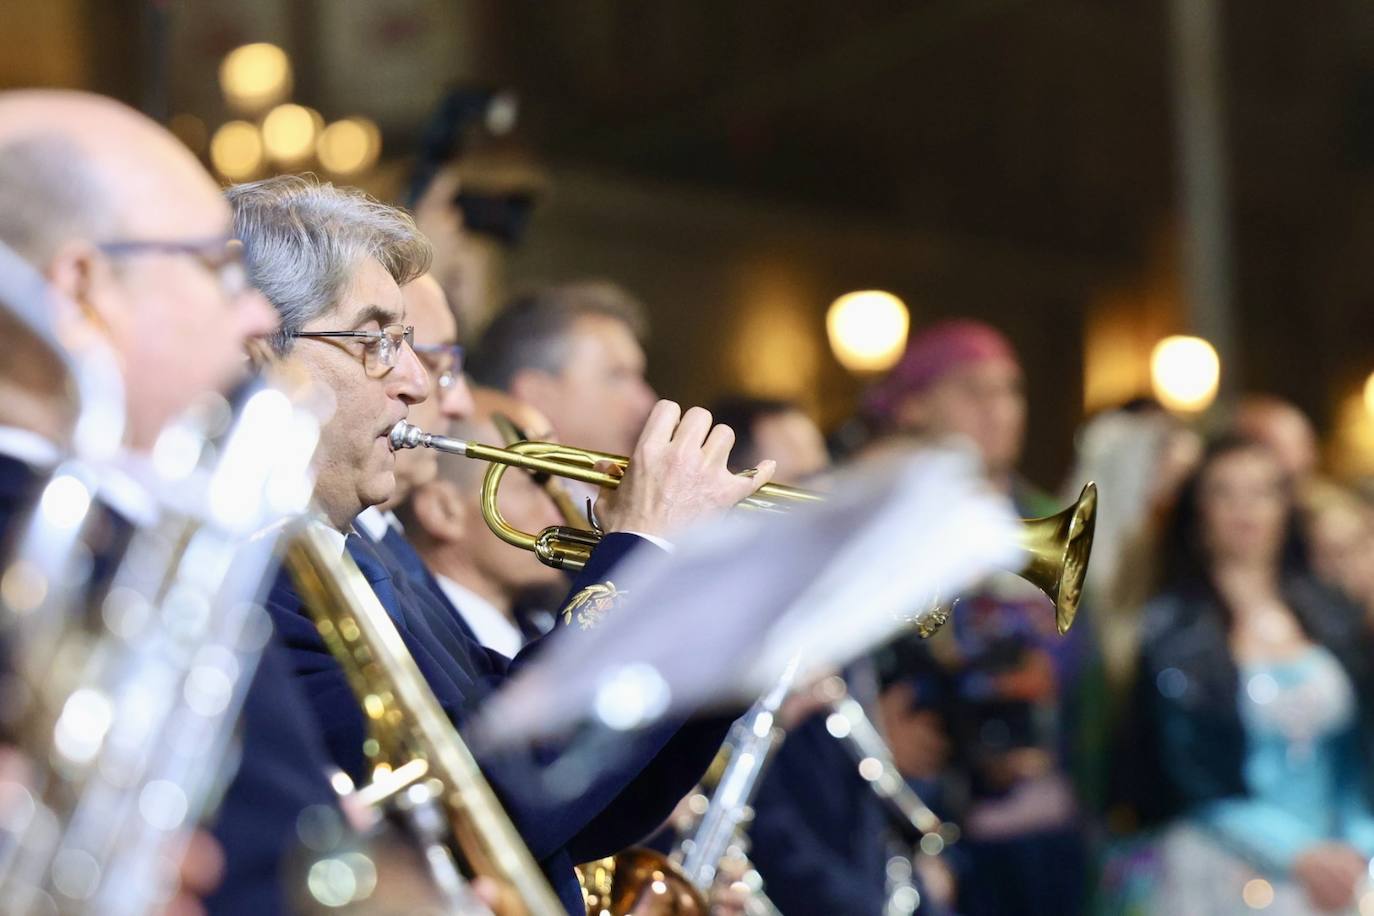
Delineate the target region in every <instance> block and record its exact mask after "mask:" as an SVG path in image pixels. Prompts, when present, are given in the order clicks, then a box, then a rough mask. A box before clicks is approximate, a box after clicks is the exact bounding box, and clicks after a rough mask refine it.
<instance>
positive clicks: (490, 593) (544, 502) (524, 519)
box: [398, 388, 566, 658]
mask: <svg viewBox="0 0 1374 916" xmlns="http://www.w3.org/2000/svg"><path fill="white" fill-rule="evenodd" d="M475 395H476V402H477V404H478V407H477V409H476V412H475V413H474V414H473V415H472V416H471V417H470V418H468V419H467V420H466V421H462V422H458V423H454V424H453V425H452V426H451V427H449V433H448V434H450V435H454V436H457V437H459V438H463V439H473V440H475V441H477V442H495V443H499V442H500V441H501V436H500V433H499V432H498V430H497V428H496V426H495V425H494V424H493V421H492V416H493V415H495V414H500V415H503V416H505V417H507V418H509V419H510V420H511V421H513V422H514V423H515V424H516V425H517V426H518V427H519V428H520V429H521V430H522V431H523V432H524V433H526V435H527V436H528V437H529V438H531V439H534V440H537V441H549V440H550V438H551V437H552V430H551V429H550V427H549V421H548V420H546V419H545V418H544V417H542V416H541V415H540V414H539V413H538V412H537V411H535V410H534V409H533V408H531V407H530V406H529V405H527V404H522V403H521V402H519V401H517V400H515V399H514V398H512V397H511V396H510V395H507V394H504V393H502V392H498V391H493V390H491V389H485V388H484V389H478V390H477V391H476V392H475ZM486 471H487V465H485V464H481V463H479V462H475V461H466V460H463V459H461V458H453V459H449V460H446V461H444V462H443V463H442V464H441V465H440V468H439V474H438V477H437V478H436V479H434V480H432V481H430V482H428V483H426V484H424V485H423V486H421V487H419V488H417V489H415V490H414V491H413V492H412V493H411V494H410V496H409V498H408V499H407V500H406V502H405V503H404V504H402V506H401V508H400V510H399V513H398V514H399V515H400V516H401V520H402V521H403V523H404V525H405V530H406V532H407V534H408V535H409V537H410V539H411V541H412V543H413V544H414V545H415V548H416V550H417V552H418V553H419V556H420V558H421V559H422V560H423V562H424V564H425V566H426V567H427V568H428V569H429V571H430V572H431V573H432V574H433V579H434V582H435V585H436V586H437V587H438V589H439V590H440V591H441V592H442V593H443V594H444V596H445V597H446V598H447V599H448V600H449V602H450V603H451V604H452V605H453V607H454V608H455V609H456V610H457V612H458V614H459V615H460V617H461V618H462V620H463V622H464V623H465V624H466V625H467V627H468V629H470V630H471V631H472V634H473V636H474V637H475V638H476V639H477V641H478V642H480V643H481V644H482V645H484V646H486V647H487V648H489V649H492V650H494V651H496V652H499V653H501V654H502V655H505V656H507V657H509V658H514V657H515V656H516V654H517V653H519V651H520V649H521V648H522V647H523V646H524V644H525V641H526V638H527V636H528V635H529V634H527V633H526V632H525V631H524V630H523V629H522V626H521V621H520V618H519V617H517V609H518V608H519V607H520V605H521V601H522V599H524V598H526V597H527V596H530V595H532V594H538V595H541V596H543V595H547V594H549V593H550V592H551V591H553V590H556V591H557V592H558V593H559V594H561V593H562V590H563V589H564V588H565V587H566V580H565V578H564V576H563V574H562V573H560V572H559V571H558V570H556V569H554V568H552V567H550V566H546V565H544V564H543V563H541V562H540V561H539V559H538V558H537V557H535V556H534V555H533V554H531V553H529V552H528V551H523V550H517V549H515V548H513V547H511V546H510V545H509V544H507V543H506V542H505V541H502V540H501V539H500V538H498V537H497V536H496V535H495V534H494V533H493V532H492V530H491V529H490V528H489V527H488V526H487V524H486V522H485V521H483V518H482V508H481V505H482V479H483V477H484V476H485V475H486ZM497 504H498V506H499V508H500V509H501V513H502V514H503V515H504V516H505V518H506V520H507V521H509V522H510V523H511V524H512V525H514V526H515V527H517V528H519V529H521V530H522V531H535V532H537V531H541V530H543V529H544V528H546V527H548V526H550V525H561V524H563V518H562V516H561V515H560V514H559V512H558V509H557V507H556V506H555V504H554V502H553V500H551V499H550V498H549V494H548V493H547V492H546V491H545V490H544V489H543V488H542V487H541V486H540V485H539V484H538V483H537V482H536V481H535V480H534V478H533V477H531V476H530V475H528V474H525V473H523V472H518V471H511V472H509V473H507V474H506V477H505V479H504V480H503V482H502V485H501V493H500V496H499V498H498V501H497Z"/></svg>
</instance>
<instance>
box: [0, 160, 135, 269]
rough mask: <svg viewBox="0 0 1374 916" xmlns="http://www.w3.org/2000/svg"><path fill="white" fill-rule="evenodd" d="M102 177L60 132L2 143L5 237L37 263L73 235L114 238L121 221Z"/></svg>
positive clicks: (0, 201)
mask: <svg viewBox="0 0 1374 916" xmlns="http://www.w3.org/2000/svg"><path fill="white" fill-rule="evenodd" d="M103 177H104V176H103V175H102V174H101V173H100V171H99V168H98V166H97V165H96V164H95V163H93V162H91V160H90V157H89V156H87V154H86V153H85V151H84V150H82V149H81V147H80V146H78V145H77V144H76V143H73V142H72V141H71V140H69V139H67V138H66V137H63V136H61V135H60V134H31V135H28V136H25V137H23V138H22V139H17V140H13V141H12V142H9V143H5V144H0V241H3V242H4V243H5V244H6V245H8V246H9V247H10V248H12V249H14V250H15V251H16V252H18V253H19V255H20V257H22V258H24V260H26V261H28V262H29V263H30V264H33V265H35V266H38V267H42V266H43V265H45V264H46V263H47V262H48V261H49V260H50V259H51V258H52V256H53V255H54V254H56V253H57V250H58V248H59V247H60V246H61V245H62V243H63V242H66V241H67V240H69V239H73V238H80V239H86V240H88V241H92V242H99V241H109V240H110V236H111V235H112V234H113V233H114V231H115V230H116V229H118V227H119V221H118V220H117V219H116V212H115V211H116V209H117V208H116V206H115V203H114V201H113V199H112V197H111V195H110V193H109V189H108V186H107V185H106V183H105V181H104V180H103Z"/></svg>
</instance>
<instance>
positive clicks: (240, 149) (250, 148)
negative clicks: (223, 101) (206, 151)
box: [210, 121, 262, 181]
mask: <svg viewBox="0 0 1374 916" xmlns="http://www.w3.org/2000/svg"><path fill="white" fill-rule="evenodd" d="M210 162H211V163H212V164H213V165H214V167H215V171H217V172H219V173H220V174H221V175H223V176H224V177H225V178H228V179H229V180H230V181H244V180H246V179H248V178H252V177H253V176H254V175H256V174H257V173H258V170H259V169H261V168H262V135H261V134H260V133H259V132H258V126H257V125H256V124H252V123H250V122H248V121H229V122H228V123H226V124H222V125H221V126H220V128H219V130H217V131H215V136H214V137H213V138H212V139H211V140H210Z"/></svg>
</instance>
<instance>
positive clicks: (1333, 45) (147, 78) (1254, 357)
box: [0, 0, 1374, 484]
mask: <svg viewBox="0 0 1374 916" xmlns="http://www.w3.org/2000/svg"><path fill="white" fill-rule="evenodd" d="M1218 8H1219V10H1220V14H1221V31H1220V41H1219V43H1218V47H1217V51H1218V58H1217V59H1218V61H1219V66H1220V74H1221V81H1220V83H1221V90H1222V115H1223V117H1222V127H1223V138H1224V144H1225V145H1224V147H1223V158H1224V165H1225V167H1226V171H1227V173H1228V174H1229V192H1230V193H1229V198H1230V205H1229V208H1228V211H1227V213H1226V222H1227V227H1228V228H1229V231H1230V233H1231V236H1232V238H1233V241H1234V246H1233V247H1234V250H1233V260H1234V278H1233V279H1234V284H1235V290H1236V295H1235V301H1234V311H1235V314H1234V324H1235V326H1236V329H1237V347H1236V353H1235V358H1234V359H1233V360H1230V361H1228V364H1227V365H1226V366H1225V367H1224V371H1225V372H1226V373H1227V374H1228V376H1229V377H1230V378H1231V379H1232V380H1233V383H1234V385H1235V387H1236V388H1237V389H1240V390H1244V389H1263V390H1269V391H1274V392H1277V393H1280V394H1284V395H1287V396H1289V397H1292V398H1294V399H1295V400H1297V402H1298V403H1299V404H1300V405H1301V406H1303V407H1304V408H1305V409H1307V410H1308V411H1310V412H1311V413H1312V414H1313V415H1314V417H1315V418H1316V419H1317V420H1318V421H1319V423H1321V424H1322V426H1323V427H1324V429H1325V430H1326V431H1327V432H1328V433H1330V434H1331V437H1332V443H1333V449H1334V454H1335V457H1337V458H1339V459H1340V460H1341V462H1342V466H1343V467H1345V468H1347V469H1352V470H1354V469H1360V468H1363V469H1365V470H1370V469H1371V458H1370V454H1369V452H1370V451H1371V450H1370V449H1369V448H1367V447H1366V448H1365V451H1364V452H1363V453H1361V452H1360V451H1359V449H1360V448H1361V445H1360V443H1361V442H1362V441H1363V442H1364V443H1365V445H1366V446H1367V445H1368V442H1367V439H1366V440H1360V439H1359V435H1360V434H1361V433H1359V430H1357V429H1356V428H1355V427H1356V426H1358V425H1359V424H1360V423H1365V426H1364V427H1360V429H1364V430H1365V433H1364V434H1367V433H1368V429H1367V427H1368V424H1369V421H1368V418H1367V417H1365V416H1364V415H1359V416H1356V414H1354V413H1350V409H1351V407H1350V405H1351V404H1352V403H1353V402H1352V401H1351V398H1352V397H1353V396H1354V394H1355V392H1356V391H1357V389H1358V387H1359V385H1360V384H1362V383H1363V380H1364V379H1365V377H1366V376H1367V375H1368V374H1369V372H1370V371H1371V370H1374V321H1371V319H1370V310H1369V306H1370V303H1371V301H1374V269H1371V266H1370V261H1371V258H1370V257H1369V255H1368V254H1367V252H1369V251H1370V250H1372V249H1371V247H1370V246H1371V245H1372V244H1374V189H1372V187H1371V175H1374V7H1371V6H1370V5H1369V4H1367V3H1362V2H1359V0H1316V2H1302V3H1299V2H1273V3H1251V2H1242V0H1220V2H1218ZM0 34H4V35H5V36H6V39H5V45H6V56H5V58H6V59H5V60H4V61H3V62H0V86H14V85H34V84H58V85H79V86H87V87H90V88H96V89H99V90H102V91H106V92H110V93H112V94H115V95H118V96H120V97H123V98H126V99H128V100H129V101H131V102H133V103H135V104H141V105H144V106H145V107H147V108H149V109H150V110H151V111H153V112H154V113H156V114H159V115H162V116H169V115H171V114H176V113H187V112H189V113H192V114H195V115H196V116H198V117H200V118H203V119H205V121H206V122H207V123H208V124H210V125H212V126H213V124H215V123H217V122H218V121H222V120H223V119H224V118H225V117H227V116H228V115H227V112H226V111H225V110H224V108H223V103H222V101H221V100H219V98H218V95H217V90H216V86H215V69H216V67H217V65H218V61H219V59H220V57H221V56H222V55H223V54H224V53H225V52H226V51H228V50H229V49H231V48H233V47H234V46H236V45H237V44H240V43H242V42H245V41H252V40H266V41H273V42H276V43H278V44H280V45H282V46H283V47H284V48H286V49H287V50H288V51H289V52H290V53H291V55H292V60H293V64H294V66H295V69H296V76H297V78H296V90H295V97H296V99H297V101H301V102H303V103H305V104H309V105H313V106H315V107H317V108H319V109H320V110H321V111H322V112H323V113H324V114H325V115H326V117H330V118H333V117H337V116H339V115H342V114H347V113H351V112H359V113H363V114H367V115H369V116H370V117H373V118H375V119H376V120H378V121H379V122H380V123H381V125H382V126H383V128H384V131H385V141H386V147H385V148H386V154H387V161H386V163H385V164H384V166H383V167H382V168H381V169H379V170H378V171H377V172H376V173H375V174H374V175H371V176H368V178H367V179H366V182H365V183H366V184H367V185H368V186H369V187H371V188H373V189H374V190H376V191H377V192H378V193H382V194H388V193H392V194H394V193H396V192H397V191H398V189H399V187H400V181H401V176H402V175H403V174H404V171H405V168H406V163H407V157H408V156H409V154H410V152H411V150H412V149H413V143H414V141H415V138H416V136H417V135H418V132H419V130H420V126H421V124H422V123H423V119H424V116H425V112H427V111H428V110H429V109H430V108H431V107H432V106H433V104H434V103H435V101H436V100H437V99H438V98H439V97H440V95H441V94H442V92H443V91H444V90H445V89H446V88H447V87H449V86H451V85H454V84H456V83H473V82H478V83H486V84H500V85H509V86H512V87H514V88H515V89H517V90H518V91H519V92H520V93H521V95H522V98H523V103H524V115H523V120H522V126H521V129H520V132H519V135H518V142H519V145H520V146H521V147H522V148H523V149H524V150H526V151H527V152H529V153H531V154H533V155H534V156H535V157H537V159H538V160H539V162H540V163H541V164H542V167H543V168H544V169H545V171H546V173H547V175H548V178H549V193H548V195H547V198H546V200H545V201H544V204H543V206H542V207H541V209H540V211H539V212H538V214H537V216H536V219H535V222H534V224H533V227H532V232H531V235H530V237H529V239H528V242H527V244H526V246H525V247H524V248H523V249H522V250H521V251H520V252H519V253H518V255H517V256H516V257H515V258H514V259H513V260H512V262H511V264H510V265H509V271H508V277H507V281H508V283H509V284H512V285H515V284H520V283H524V282H529V281H532V280H535V279H565V278H568V277H572V276H582V275H598V276H608V277H611V278H614V279H617V280H620V281H622V282H624V283H625V284H626V285H628V286H629V287H630V288H631V289H632V290H634V291H635V292H637V293H638V294H640V295H641V296H642V297H643V298H644V299H645V301H646V302H647V303H648V304H649V306H650V308H651V310H652V313H653V322H654V327H655V336H654V338H653V341H652V345H651V358H652V362H653V369H652V376H653V380H654V382H655V384H656V385H657V386H658V387H659V388H660V390H661V391H663V392H664V393H665V394H671V395H674V396H677V397H680V398H683V399H686V400H704V399H709V398H710V397H712V396H714V395H715V394H718V393H720V392H721V391H722V390H724V389H727V388H735V387H745V388H751V389H754V390H759V391H767V392H772V393H786V394H794V395H797V396H799V397H801V398H802V399H803V400H804V401H806V402H807V403H808V405H809V406H811V407H812V408H813V409H814V410H815V411H816V413H817V415H818V416H819V417H820V418H821V419H823V420H824V421H825V422H826V423H828V424H833V423H835V422H837V421H839V420H840V419H841V418H842V417H843V416H845V415H846V414H847V413H848V411H849V410H850V409H851V408H852V405H853V399H854V396H855V395H856V393H857V392H858V391H859V390H860V388H861V386H862V384H863V380H859V379H855V378H853V377H851V376H850V375H849V374H848V373H846V372H845V371H844V370H842V369H841V368H840V367H839V365H838V364H837V363H836V362H835V361H834V359H833V357H832V356H831V355H830V353H829V350H828V347H827V345H826V342H825V338H824V331H823V325H822V317H823V314H824V310H825V308H826V306H827V305H828V304H829V302H830V301H831V300H832V299H833V298H834V297H835V296H836V295H838V294H840V293H843V292H846V291H848V290H851V289H855V288H870V287H877V288H884V289H889V290H891V291H892V292H894V293H897V294H898V295H900V296H901V297H903V298H904V299H905V300H906V301H907V303H908V305H909V306H910V307H911V310H912V314H913V320H914V322H915V324H916V326H917V327H919V326H921V325H922V324H925V323H928V322H929V321H931V320H934V319H936V318H939V317H943V316H948V315H956V314H959V315H964V314H966V315H973V316H977V317H981V318H984V319H987V320H989V321H992V322H993V323H995V324H997V325H999V326H1000V327H1002V328H1003V329H1005V330H1006V331H1007V332H1008V334H1010V335H1011V337H1012V338H1013V340H1014V341H1015V342H1016V344H1017V345H1018V347H1019V348H1020V349H1021V351H1022V353H1023V356H1024V358H1025V362H1026V368H1027V372H1028V376H1029V382H1030V391H1031V405H1032V441H1031V443H1030V445H1029V452H1028V455H1027V469H1028V471H1029V472H1030V473H1031V475H1032V476H1033V477H1035V478H1037V479H1038V480H1040V481H1042V482H1044V483H1047V484H1053V483H1055V482H1057V480H1058V477H1059V475H1060V474H1061V473H1062V472H1063V469H1064V467H1065V465H1066V461H1067V457H1068V454H1069V451H1070V448H1071V436H1072V431H1073V429H1074V427H1075V425H1076V424H1077V423H1078V422H1079V421H1080V420H1081V418H1082V416H1083V414H1084V412H1085V410H1087V409H1091V408H1096V407H1101V406H1104V405H1105V404H1106V403H1108V402H1110V401H1112V400H1114V399H1118V398H1122V397H1125V396H1129V395H1130V394H1133V393H1139V392H1140V391H1141V390H1142V386H1143V385H1144V383H1145V379H1146V376H1145V373H1144V364H1145V360H1146V358H1147V357H1148V349H1149V346H1150V345H1151V344H1152V342H1153V341H1154V340H1155V339H1157V338H1158V336H1160V335H1162V334H1165V333H1171V332H1176V331H1184V330H1187V329H1188V327H1187V320H1186V318H1185V316H1186V315H1187V314H1188V308H1187V306H1188V303H1187V302H1186V301H1185V299H1184V294H1183V292H1182V288H1181V283H1180V280H1179V270H1178V266H1177V265H1178V264H1179V263H1181V258H1180V255H1179V239H1180V238H1181V236H1182V233H1181V231H1180V225H1181V224H1180V212H1181V208H1180V207H1179V195H1178V192H1177V187H1178V184H1179V182H1178V177H1177V169H1176V167H1175V162H1176V154H1175V135H1174V127H1173V124H1174V114H1175V112H1174V97H1173V95H1172V87H1171V79H1172V74H1173V72H1174V68H1175V62H1176V58H1175V55H1174V52H1173V43H1172V33H1171V23H1170V18H1169V4H1168V3H1165V2H1163V0H1127V2H1101V0H1036V2H1031V0H918V2H912V0H851V2H849V3H846V4H800V3H796V2H795V0H751V2H749V3H738V2H727V0H673V2H656V3H624V2H614V0H561V2H560V0H551V2H536V0H470V2H462V0H297V2H290V3H288V2H285V0H242V2H237V3H234V4H224V3H218V2H211V0H165V2H147V3H140V2H132V0H129V2H105V0H9V2H7V3H5V4H4V5H3V7H0Z"/></svg>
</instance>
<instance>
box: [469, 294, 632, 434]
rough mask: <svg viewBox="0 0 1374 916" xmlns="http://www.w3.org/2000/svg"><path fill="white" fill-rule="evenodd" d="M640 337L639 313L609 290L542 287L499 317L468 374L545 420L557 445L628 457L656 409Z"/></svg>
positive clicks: (626, 298)
mask: <svg viewBox="0 0 1374 916" xmlns="http://www.w3.org/2000/svg"><path fill="white" fill-rule="evenodd" d="M646 331H647V324H646V322H645V319H644V310H643V307H642V306H641V305H640V304H639V303H638V302H637V301H635V299H634V298H633V297H631V296H630V295H629V293H627V292H625V291H624V290H623V289H621V288H619V287H617V286H615V285H614V284H611V283H606V282H600V281H595V282H592V281H589V282H579V283H568V284H563V285H560V286H550V287H545V288H542V289H539V290H535V291H534V292H531V293H527V294H525V295H522V296H517V297H516V298H515V299H514V300H512V301H511V302H510V303H508V304H507V305H506V307H505V308H504V309H502V310H501V311H500V312H499V313H497V315H496V317H495V318H493V319H492V321H491V323H490V324H489V325H488V326H487V329H486V331H485V332H484V333H483V334H482V338H481V340H480V341H479V342H478V344H477V346H476V348H475V349H474V352H473V353H472V357H471V359H470V361H469V371H470V372H471V374H472V377H473V379H474V380H475V381H476V382H477V384H479V385H482V386H484V387H487V388H499V389H501V390H502V391H506V392H508V393H509V394H511V395H513V396H514V397H516V398H517V399H519V400H521V401H523V402H524V403H526V404H529V405H530V406H531V407H533V408H534V409H535V410H537V411H539V412H540V413H541V414H543V415H544V416H545V417H548V419H549V422H551V423H552V424H553V429H554V431H555V432H556V433H557V434H558V440H559V441H560V442H564V443H567V444H568V445H574V446H577V447H579V448H589V449H593V450H595V451H599V452H607V453H610V454H613V455H628V454H629V452H630V449H631V448H633V447H634V444H635V441H636V439H637V438H638V437H639V433H640V430H641V429H643V427H644V421H645V418H646V417H648V415H649V410H650V408H651V407H653V404H654V391H653V389H652V388H651V387H649V383H648V382H647V381H645V378H644V369H645V356H644V346H643V341H644V336H645V334H646Z"/></svg>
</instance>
